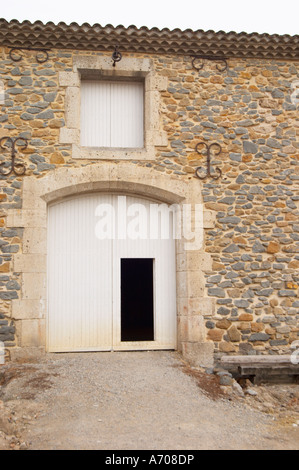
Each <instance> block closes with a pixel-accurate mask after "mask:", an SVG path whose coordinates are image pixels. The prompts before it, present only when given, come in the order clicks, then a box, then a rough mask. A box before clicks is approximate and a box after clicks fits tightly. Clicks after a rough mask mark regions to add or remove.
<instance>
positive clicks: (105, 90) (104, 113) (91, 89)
mask: <svg viewBox="0 0 299 470" xmlns="http://www.w3.org/2000/svg"><path fill="white" fill-rule="evenodd" d="M143 96H144V87H143V83H142V82H133V81H132V82H123V81H115V82H111V81H105V80H102V81H100V80H97V81H96V80H84V81H82V82H81V145H82V146H85V147H112V148H113V147H114V148H115V147H118V148H142V147H143V146H144V130H143V128H144V117H143V115H144V110H143V108H144V105H143V103H144V97H143Z"/></svg>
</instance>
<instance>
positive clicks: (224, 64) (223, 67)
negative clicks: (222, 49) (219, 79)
mask: <svg viewBox="0 0 299 470" xmlns="http://www.w3.org/2000/svg"><path fill="white" fill-rule="evenodd" d="M191 57H193V59H192V67H193V68H194V69H195V70H198V71H200V70H202V69H203V67H204V64H205V60H211V61H214V62H220V64H217V65H216V68H217V70H218V71H219V72H224V71H225V70H227V68H228V63H227V59H226V58H225V57H220V56H216V55H215V56H211V55H193V56H191ZM197 60H202V63H201V65H199V66H196V65H195V62H196V61H197ZM221 63H222V65H221Z"/></svg>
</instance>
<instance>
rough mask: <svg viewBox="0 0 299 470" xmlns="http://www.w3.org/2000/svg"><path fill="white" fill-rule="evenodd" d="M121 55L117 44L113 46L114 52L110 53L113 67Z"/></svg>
mask: <svg viewBox="0 0 299 470" xmlns="http://www.w3.org/2000/svg"><path fill="white" fill-rule="evenodd" d="M122 57H123V56H122V55H121V53H120V52H119V50H118V46H115V49H114V52H113V54H112V60H113V67H115V64H116V62H120V61H121V59H122Z"/></svg>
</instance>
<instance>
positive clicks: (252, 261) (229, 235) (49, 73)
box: [0, 48, 299, 356]
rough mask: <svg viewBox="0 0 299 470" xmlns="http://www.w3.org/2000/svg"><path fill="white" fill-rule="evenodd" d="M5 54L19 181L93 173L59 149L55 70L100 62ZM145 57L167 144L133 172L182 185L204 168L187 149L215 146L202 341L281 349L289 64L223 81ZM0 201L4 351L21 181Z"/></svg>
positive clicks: (292, 206)
mask: <svg viewBox="0 0 299 470" xmlns="http://www.w3.org/2000/svg"><path fill="white" fill-rule="evenodd" d="M8 54H9V49H7V48H0V80H1V82H2V83H3V84H4V90H5V101H4V103H3V104H0V109H1V112H0V138H1V137H3V136H7V135H9V136H11V137H25V138H27V139H28V142H29V145H28V147H27V148H26V149H25V150H23V151H22V150H20V153H19V155H21V156H22V159H23V160H24V162H25V164H26V167H27V170H26V175H27V176H31V177H32V178H43V176H44V175H46V174H48V172H51V171H53V170H54V169H55V168H58V167H61V166H64V167H74V166H76V167H80V166H86V165H93V164H95V163H96V162H95V161H93V160H90V161H86V160H80V159H78V158H76V159H75V158H74V159H73V158H72V146H71V145H70V144H61V143H60V140H59V135H60V129H62V128H63V127H64V126H65V88H64V87H61V86H60V85H59V72H70V71H73V58H74V57H75V56H78V55H82V56H97V55H102V54H100V53H93V52H86V53H85V52H75V51H73V52H72V51H54V50H52V51H50V53H49V60H48V61H47V62H45V63H43V64H40V63H38V62H37V61H36V57H35V52H34V51H22V52H21V54H22V59H21V60H20V61H19V62H13V61H12V60H11V59H10V58H9V55H8ZM109 57H110V56H109ZM136 57H139V58H140V57H142V56H141V55H136ZM146 57H147V58H150V59H152V61H153V64H154V68H155V72H156V73H157V75H160V76H161V77H166V78H167V79H168V86H167V89H166V90H162V91H160V94H161V96H160V97H161V109H160V125H161V132H166V134H167V137H168V140H166V143H165V142H163V146H161V147H159V146H156V147H155V155H153V158H152V160H151V161H132V162H131V164H134V165H141V166H143V167H150V168H151V170H152V171H157V172H159V174H161V173H165V174H168V175H170V174H174V175H177V176H179V177H180V178H182V180H189V179H193V178H195V176H194V174H195V169H196V168H197V167H199V166H202V167H203V169H205V168H206V156H205V155H199V154H198V153H197V152H196V151H195V147H196V144H197V143H199V142H201V141H205V142H208V143H214V142H217V143H219V144H220V145H221V147H222V152H221V154H220V155H219V156H212V163H213V167H214V168H215V167H216V166H218V167H219V168H220V169H221V171H222V177H221V178H220V179H218V180H213V179H211V178H207V179H206V180H204V181H200V180H199V179H198V180H197V181H198V185H199V187H201V189H202V195H203V200H204V206H205V209H206V210H209V211H213V213H214V214H215V220H216V223H215V224H214V226H213V227H212V228H209V229H206V230H205V251H206V253H208V254H210V255H211V257H212V260H213V263H212V269H211V270H210V271H208V272H207V271H206V270H205V271H204V275H205V278H206V286H205V296H206V297H211V298H213V299H215V304H216V309H215V313H214V314H213V315H212V314H211V312H210V311H209V312H207V314H206V315H205V328H206V340H207V341H208V342H211V343H213V344H214V346H215V354H216V356H218V355H221V354H223V353H241V354H248V353H255V352H258V353H271V354H276V353H284V352H286V351H289V348H290V344H291V343H292V342H293V341H294V340H296V339H299V337H298V335H299V288H298V285H299V270H298V268H299V219H298V215H299V165H298V160H299V140H298V135H299V114H298V111H299V107H298V105H297V103H296V100H295V102H294V100H292V93H293V91H294V82H295V81H296V80H298V79H299V64H298V63H297V62H294V63H292V62H288V61H279V62H278V61H267V60H258V59H256V60H255V59H249V60H236V59H230V60H228V69H227V70H225V71H223V72H220V71H219V70H217V67H216V64H215V63H213V62H207V63H205V64H204V67H203V68H202V70H200V71H198V70H195V69H194V68H193V67H192V61H191V58H190V57H183V56H171V55H169V56H159V55H157V56H152V55H151V56H149V55H146ZM116 67H117V65H116ZM1 82H0V83H1ZM292 101H293V102H292ZM0 159H1V161H5V162H9V161H10V156H9V152H6V151H5V152H4V151H1V154H0ZM102 164H103V165H105V162H104V161H103V162H102ZM8 168H9V165H8V164H5V166H4V169H5V170H6V169H8ZM203 171H204V170H203ZM0 203H1V208H0V285H1V291H0V301H1V306H0V341H1V340H4V341H5V343H6V345H7V346H12V345H14V344H17V338H14V321H13V320H14V319H13V318H12V312H11V300H13V299H18V298H19V296H20V291H21V288H22V279H21V276H20V273H18V272H14V267H13V263H12V257H13V255H14V254H15V253H20V252H22V250H24V247H26V244H28V240H27V239H24V237H23V229H22V228H21V227H20V228H13V229H12V228H11V227H8V226H7V215H8V211H9V210H11V209H21V208H22V177H21V176H15V175H11V176H9V177H4V176H1V175H0ZM198 269H199V270H200V269H201V267H200V266H198ZM1 338H2V339H1Z"/></svg>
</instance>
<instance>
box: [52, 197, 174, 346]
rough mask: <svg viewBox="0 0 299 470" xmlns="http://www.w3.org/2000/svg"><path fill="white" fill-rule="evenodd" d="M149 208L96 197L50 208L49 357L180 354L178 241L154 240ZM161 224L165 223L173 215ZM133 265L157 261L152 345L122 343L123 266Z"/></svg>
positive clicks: (142, 201)
mask: <svg viewBox="0 0 299 470" xmlns="http://www.w3.org/2000/svg"><path fill="white" fill-rule="evenodd" d="M150 205H151V202H150V201H148V200H145V199H142V198H135V197H127V196H118V195H114V194H91V195H84V196H79V197H75V198H70V199H67V200H64V201H62V202H59V203H56V204H54V205H51V206H50V207H49V211H48V321H47V350H48V351H51V352H71V351H109V350H142V349H175V348H176V288H175V286H176V276H175V271H176V269H175V240H174V239H173V238H171V237H170V238H168V239H162V238H161V237H159V236H158V238H155V237H153V236H152V235H153V233H157V232H156V231H155V230H153V228H154V229H155V227H153V226H151V224H153V223H157V219H155V220H154V221H153V220H151V219H152V218H151V210H150ZM160 217H162V223H163V217H164V218H165V217H169V212H168V211H167V210H166V211H163V210H162V211H160ZM159 223H161V219H160V222H159ZM166 223H168V221H166ZM171 223H172V222H171ZM150 232H151V234H150ZM128 258H130V259H136V260H137V259H139V260H141V259H148V260H152V276H153V279H152V296H153V312H152V315H153V337H152V338H151V339H150V340H149V339H146V340H142V341H140V340H134V337H133V338H130V341H127V340H125V341H122V334H121V323H122V308H121V298H122V295H124V292H122V290H121V289H122V286H121V266H122V260H125V259H128ZM150 263H151V262H150ZM124 288H125V287H124V286H123V289H124ZM149 288H150V287H149ZM136 289H138V287H137V285H136ZM131 294H132V293H131ZM137 294H138V292H137V291H136V295H137ZM141 314H142V313H141Z"/></svg>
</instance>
